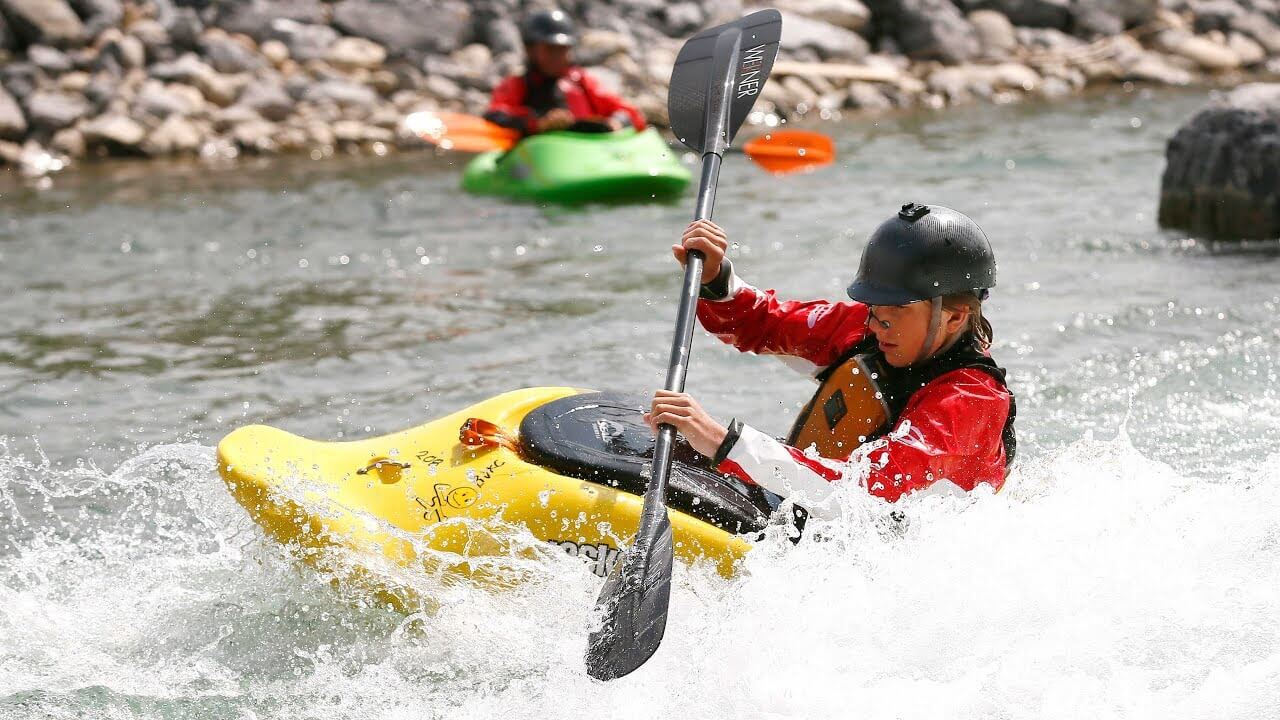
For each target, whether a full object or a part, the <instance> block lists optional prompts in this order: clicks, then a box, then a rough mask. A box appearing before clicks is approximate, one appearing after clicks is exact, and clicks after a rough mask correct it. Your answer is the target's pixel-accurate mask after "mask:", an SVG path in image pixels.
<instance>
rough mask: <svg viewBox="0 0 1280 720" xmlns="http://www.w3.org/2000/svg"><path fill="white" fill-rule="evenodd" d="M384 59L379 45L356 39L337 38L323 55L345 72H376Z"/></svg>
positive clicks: (383, 53)
mask: <svg viewBox="0 0 1280 720" xmlns="http://www.w3.org/2000/svg"><path fill="white" fill-rule="evenodd" d="M481 47H483V46H481ZM386 59H387V51H386V49H384V48H383V47H382V46H381V45H379V44H378V43H376V42H374V41H372V40H366V39H365V38H358V37H344V38H338V39H337V41H335V42H334V43H333V44H332V45H330V46H329V50H328V52H327V53H325V60H327V61H328V62H329V64H330V65H333V66H334V67H337V68H342V69H345V70H360V69H363V70H377V69H378V68H380V67H382V63H384V62H386Z"/></svg>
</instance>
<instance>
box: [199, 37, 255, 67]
mask: <svg viewBox="0 0 1280 720" xmlns="http://www.w3.org/2000/svg"><path fill="white" fill-rule="evenodd" d="M200 53H201V54H202V55H203V56H204V57H205V59H206V60H208V61H209V64H210V65H212V66H213V69H214V70H217V71H218V72H221V73H233V74H234V73H243V72H253V71H254V70H257V69H259V68H261V67H263V66H265V65H266V61H265V60H263V59H262V56H261V55H259V54H257V53H256V52H254V51H253V50H250V49H249V48H247V47H245V46H244V44H243V43H241V42H240V41H238V40H236V39H235V38H232V37H228V36H225V35H215V34H212V32H210V33H205V35H204V37H202V38H200Z"/></svg>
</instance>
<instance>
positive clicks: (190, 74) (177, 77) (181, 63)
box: [147, 53, 213, 85]
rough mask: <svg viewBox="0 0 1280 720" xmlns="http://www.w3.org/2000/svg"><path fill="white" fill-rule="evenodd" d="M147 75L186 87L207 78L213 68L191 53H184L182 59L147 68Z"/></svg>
mask: <svg viewBox="0 0 1280 720" xmlns="http://www.w3.org/2000/svg"><path fill="white" fill-rule="evenodd" d="M147 74H148V75H150V76H151V77H153V78H156V79H158V80H164V81H165V82H180V83H186V84H187V85H195V84H196V83H197V82H198V81H199V80H200V79H201V78H205V77H208V76H209V75H211V74H213V68H211V67H209V66H208V65H206V64H205V63H204V61H202V60H201V59H200V58H199V57H197V56H195V55H194V54H192V53H186V54H184V55H183V56H182V57H180V58H178V59H177V60H174V61H172V62H164V63H156V64H155V65H152V66H151V67H149V68H147Z"/></svg>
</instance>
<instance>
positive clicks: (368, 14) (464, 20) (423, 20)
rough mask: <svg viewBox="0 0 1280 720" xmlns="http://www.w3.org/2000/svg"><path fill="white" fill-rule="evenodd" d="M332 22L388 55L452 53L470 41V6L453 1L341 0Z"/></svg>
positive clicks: (335, 8)
mask: <svg viewBox="0 0 1280 720" xmlns="http://www.w3.org/2000/svg"><path fill="white" fill-rule="evenodd" d="M333 25H334V27H336V28H338V29H339V30H341V31H342V32H344V33H347V34H348V35H355V36H356V37H363V38H368V39H370V40H373V41H374V42H376V43H378V44H379V45H381V46H383V47H385V48H386V49H387V54H388V55H390V56H391V57H403V56H415V55H421V54H423V53H451V52H453V51H454V50H457V49H458V48H460V47H462V46H464V45H466V44H467V43H469V42H471V40H472V29H473V28H472V22H471V8H470V7H469V6H468V5H467V4H466V3H463V2H457V1H456V0H433V2H429V3H423V2H421V1H420V0H382V1H381V2H378V1H376V0H342V1H341V2H339V3H336V4H335V5H334V6H333Z"/></svg>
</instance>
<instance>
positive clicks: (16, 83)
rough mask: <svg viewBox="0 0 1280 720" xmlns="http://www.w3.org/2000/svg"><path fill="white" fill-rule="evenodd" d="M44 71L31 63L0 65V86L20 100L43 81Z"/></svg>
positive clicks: (44, 78)
mask: <svg viewBox="0 0 1280 720" xmlns="http://www.w3.org/2000/svg"><path fill="white" fill-rule="evenodd" d="M46 79H47V78H46V77H45V74H44V71H42V70H41V69H40V68H38V67H36V65H35V63H32V62H10V63H0V85H3V86H4V87H5V89H6V90H8V91H9V93H10V94H11V95H13V96H14V97H15V98H17V99H19V100H22V99H23V98H25V97H27V96H28V95H30V94H31V93H33V92H35V90H36V88H38V87H40V86H41V85H42V84H43V83H44V82H45V81H46Z"/></svg>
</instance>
